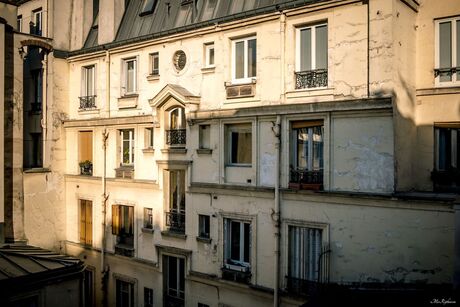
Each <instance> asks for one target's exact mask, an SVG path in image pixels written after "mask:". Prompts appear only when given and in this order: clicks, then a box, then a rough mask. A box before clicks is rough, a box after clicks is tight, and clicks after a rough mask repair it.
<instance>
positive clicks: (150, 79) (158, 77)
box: [147, 75, 160, 81]
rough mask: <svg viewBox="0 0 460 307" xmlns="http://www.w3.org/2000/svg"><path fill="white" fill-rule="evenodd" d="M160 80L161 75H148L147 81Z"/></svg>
mask: <svg viewBox="0 0 460 307" xmlns="http://www.w3.org/2000/svg"><path fill="white" fill-rule="evenodd" d="M158 80H160V75H148V76H147V81H158Z"/></svg>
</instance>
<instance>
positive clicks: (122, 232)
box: [112, 205, 134, 257]
mask: <svg viewBox="0 0 460 307" xmlns="http://www.w3.org/2000/svg"><path fill="white" fill-rule="evenodd" d="M112 234H113V235H116V244H115V254H119V255H123V256H127V257H133V256H134V207H133V206H124V205H112Z"/></svg>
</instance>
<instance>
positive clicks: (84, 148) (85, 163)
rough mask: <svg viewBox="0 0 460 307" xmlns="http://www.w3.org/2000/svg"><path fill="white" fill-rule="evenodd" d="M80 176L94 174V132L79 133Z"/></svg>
mask: <svg viewBox="0 0 460 307" xmlns="http://www.w3.org/2000/svg"><path fill="white" fill-rule="evenodd" d="M78 145H79V146H78V149H79V165H80V175H89V176H91V175H92V174H93V132H92V131H79V132H78Z"/></svg>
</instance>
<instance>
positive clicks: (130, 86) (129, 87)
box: [126, 61, 136, 93]
mask: <svg viewBox="0 0 460 307" xmlns="http://www.w3.org/2000/svg"><path fill="white" fill-rule="evenodd" d="M134 67H135V61H128V62H126V70H127V76H126V77H127V80H126V91H127V92H128V93H132V92H134V91H135V88H134V78H135V77H136V76H135V75H134V70H135V68H134Z"/></svg>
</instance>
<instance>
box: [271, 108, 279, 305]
mask: <svg viewBox="0 0 460 307" xmlns="http://www.w3.org/2000/svg"><path fill="white" fill-rule="evenodd" d="M272 130H273V133H274V134H275V137H276V142H275V150H276V159H275V212H274V222H275V263H274V264H275V270H274V271H275V274H274V281H273V284H274V295H273V307H278V306H279V279H280V278H279V273H280V234H281V227H280V226H281V225H280V221H281V211H280V192H279V189H280V164H281V163H280V162H281V161H280V160H281V154H280V144H281V133H280V132H281V116H280V115H278V116H276V124H275V125H274V127H272Z"/></svg>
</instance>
